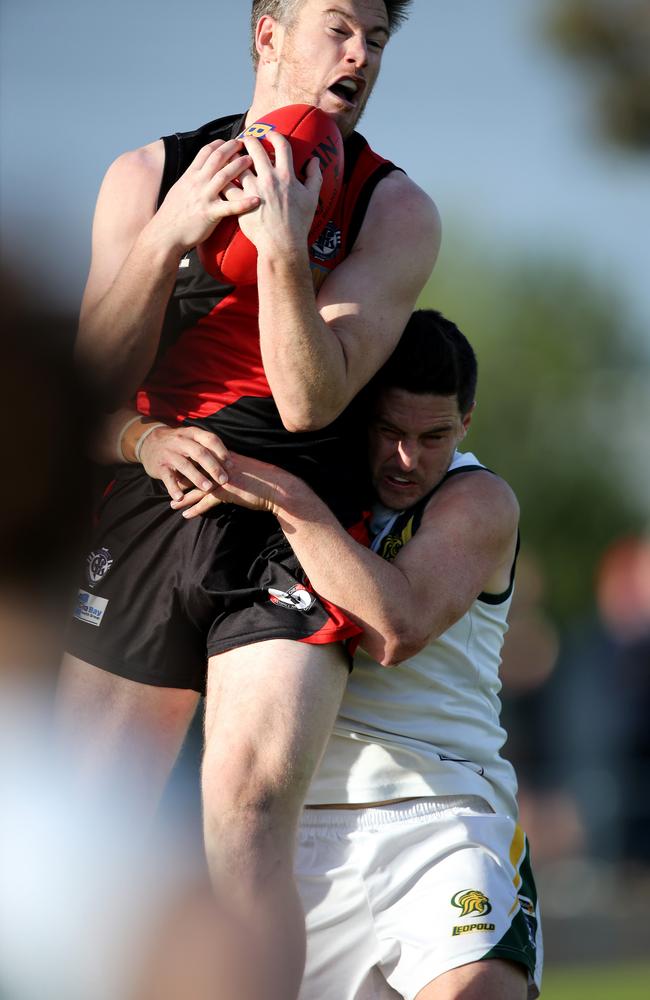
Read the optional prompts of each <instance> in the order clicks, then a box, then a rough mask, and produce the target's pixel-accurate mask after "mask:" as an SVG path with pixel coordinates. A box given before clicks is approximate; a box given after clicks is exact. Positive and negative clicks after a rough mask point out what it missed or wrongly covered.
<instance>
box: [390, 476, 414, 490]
mask: <svg viewBox="0 0 650 1000" xmlns="http://www.w3.org/2000/svg"><path fill="white" fill-rule="evenodd" d="M386 482H387V483H389V485H390V486H397V487H398V488H400V487H401V488H404V487H405V486H415V483H414V481H413V480H412V479H407V478H406V477H405V476H390V475H388V476H386Z"/></svg>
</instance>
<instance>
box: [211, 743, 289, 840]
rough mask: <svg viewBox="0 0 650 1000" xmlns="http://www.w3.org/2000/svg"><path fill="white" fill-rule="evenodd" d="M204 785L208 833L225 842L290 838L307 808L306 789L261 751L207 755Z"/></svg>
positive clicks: (212, 837)
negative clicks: (225, 756)
mask: <svg viewBox="0 0 650 1000" xmlns="http://www.w3.org/2000/svg"><path fill="white" fill-rule="evenodd" d="M201 785H202V796H203V816H204V826H205V831H206V835H207V837H208V838H209V839H214V840H215V841H218V842H219V843H220V844H221V845H223V846H225V845H227V844H228V842H229V841H231V840H232V842H233V843H235V842H239V843H247V844H260V843H263V842H264V841H265V840H266V839H274V838H275V837H276V836H277V835H278V834H279V835H281V836H285V835H286V834H287V832H288V831H290V830H291V829H292V828H293V827H294V826H295V823H296V822H297V819H298V815H299V813H300V809H301V807H302V799H303V794H302V791H301V789H299V788H298V787H296V785H294V783H293V782H292V781H291V780H290V779H289V778H287V776H286V774H283V773H281V772H279V771H276V770H275V769H273V768H270V767H269V762H268V761H265V760H263V759H261V758H260V756H259V755H251V754H248V753H243V752H242V753H237V752H231V753H230V754H228V757H227V759H224V758H223V757H221V758H220V757H219V756H216V755H214V754H212V755H210V756H209V757H208V756H207V755H206V758H205V759H204V761H203V768H202V778H201Z"/></svg>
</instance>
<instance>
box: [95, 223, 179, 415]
mask: <svg viewBox="0 0 650 1000" xmlns="http://www.w3.org/2000/svg"><path fill="white" fill-rule="evenodd" d="M181 253H182V251H181V250H180V249H179V250H176V249H169V248H164V247H162V248H161V247H160V246H158V245H157V244H156V241H155V240H154V239H152V236H151V233H150V232H149V231H148V230H146V229H145V230H143V231H142V233H141V234H140V235H139V236H138V238H137V239H136V241H135V243H134V245H133V247H132V249H131V252H130V253H129V255H128V257H127V258H126V260H125V262H124V264H123V266H122V268H121V269H120V271H119V273H118V275H117V276H116V278H115V280H114V281H113V283H112V285H111V286H110V288H109V289H108V291H107V292H106V293H105V294H104V295H103V296H102V298H101V299H99V300H98V301H97V302H95V303H94V304H92V305H91V306H85V307H82V312H81V319H80V324H79V334H78V337H77V342H76V345H75V353H76V356H77V359H78V362H79V364H80V366H81V367H82V368H83V369H84V371H85V372H86V374H87V376H88V378H89V379H90V380H91V382H92V383H93V385H94V386H95V387H97V388H98V390H99V392H100V393H101V395H102V396H103V397H105V400H106V402H107V405H109V406H111V407H112V406H117V405H119V404H120V403H124V402H125V401H126V400H127V399H129V398H130V397H131V396H132V395H133V394H134V392H135V391H136V389H137V388H138V387H139V386H140V384H141V383H142V380H143V379H144V378H145V376H146V375H147V373H148V371H149V370H150V368H151V366H152V364H153V362H154V359H155V356H156V351H157V348H158V343H159V340H160V332H161V329H162V324H163V319H164V315H165V310H166V308H167V304H168V302H169V298H170V295H171V292H172V289H173V287H174V281H175V279H176V275H177V270H178V262H179V260H180V256H181Z"/></svg>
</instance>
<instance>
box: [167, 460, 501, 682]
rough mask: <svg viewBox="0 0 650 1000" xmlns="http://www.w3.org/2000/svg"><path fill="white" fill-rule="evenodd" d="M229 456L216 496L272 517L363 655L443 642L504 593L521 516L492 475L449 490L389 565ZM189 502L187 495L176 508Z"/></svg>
mask: <svg viewBox="0 0 650 1000" xmlns="http://www.w3.org/2000/svg"><path fill="white" fill-rule="evenodd" d="M232 458H233V467H232V469H231V474H230V481H229V483H228V484H227V486H226V487H225V488H223V489H220V490H219V491H218V496H220V497H221V498H222V499H223V500H224V501H228V500H230V501H232V502H236V503H240V504H244V505H246V506H250V507H255V508H262V509H267V510H271V511H273V513H275V515H276V517H277V518H278V520H279V522H280V524H281V526H282V529H283V531H284V533H285V535H286V536H287V538H288V540H289V542H290V543H291V546H292V548H293V549H294V551H295V553H296V555H297V556H298V559H299V561H300V563H301V565H302V567H303V569H304V570H305V572H306V574H307V576H308V577H309V580H310V582H311V584H312V586H313V587H314V589H315V590H316V591H317V592H318V593H319V594H322V596H323V597H326V598H327V599H328V600H330V601H332V602H333V603H334V604H337V605H338V606H339V607H340V608H342V609H343V610H344V611H346V612H347V613H348V614H349V615H350V616H351V617H352V618H353V619H354V620H356V621H357V622H358V623H359V624H360V625H361V626H362V628H363V629H364V636H363V640H362V645H363V647H364V648H365V649H366V650H367V652H368V653H370V655H371V656H373V657H374V658H375V659H376V660H378V662H379V663H382V664H384V665H385V666H390V665H392V664H394V663H399V662H401V661H402V660H404V659H406V658H407V657H409V656H412V655H414V654H415V653H417V652H418V651H419V650H420V649H422V648H423V646H425V645H426V644H427V643H428V642H429V641H431V639H433V638H436V637H437V636H438V635H441V634H442V633H443V632H444V631H446V630H447V629H448V628H449V627H450V626H451V625H453V624H454V622H456V621H458V619H459V618H460V617H461V616H462V615H463V614H465V612H466V611H467V609H468V608H469V607H470V605H471V603H472V602H473V601H474V600H475V599H476V597H477V596H478V594H480V593H481V592H482V591H484V590H485V591H488V592H492V593H500V592H503V591H504V590H506V589H507V586H508V582H509V575H510V569H511V566H512V562H513V559H514V553H515V546H516V537H517V523H518V514H519V510H518V505H517V501H516V499H515V497H514V494H513V493H512V490H511V489H510V487H509V486H508V485H507V484H506V483H505V482H504V481H503V480H501V479H499V478H498V477H496V476H493V475H492V474H491V473H489V472H471V473H469V472H468V473H466V474H458V475H456V476H454V477H453V478H452V479H450V480H448V481H447V482H446V483H444V484H443V485H442V486H441V487H440V489H439V490H438V491H437V492H436V493H435V494H434V496H433V497H432V499H431V501H430V502H429V504H428V506H427V509H426V511H425V513H424V516H423V518H422V523H421V525H420V527H419V529H418V531H417V534H416V535H415V536H414V538H413V539H412V540H411V541H410V542H409V543H408V544H407V545H405V546H404V547H403V548H402V549H401V550H400V552H399V553H398V556H397V558H396V559H395V561H394V562H392V563H390V562H387V561H386V560H384V559H382V558H380V557H379V556H377V555H375V553H373V552H371V551H370V550H369V549H366V548H364V547H363V546H361V545H359V544H358V543H357V542H355V541H354V540H353V539H352V538H351V537H350V535H348V533H347V532H346V531H345V530H344V528H342V527H341V525H340V524H339V522H338V521H337V520H336V518H335V517H334V515H333V514H332V512H331V511H330V510H329V508H328V507H327V506H326V505H325V504H324V503H323V502H322V501H321V500H320V499H319V498H318V497H316V496H315V494H314V493H313V492H312V491H311V490H310V489H309V487H307V486H306V485H305V484H304V483H302V482H301V481H300V480H298V479H296V478H295V477H294V476H291V475H289V474H288V473H286V472H284V471H283V470H280V469H276V468H274V467H273V466H268V465H265V464H264V463H261V462H255V461H254V460H252V459H248V458H246V459H244V458H241V457H240V456H235V455H233V456H232ZM194 499H195V498H194ZM192 500H193V497H192V495H191V494H190V495H189V496H188V498H187V499H186V500H185V501H182V502H181V504H174V505H173V506H176V508H177V509H183V507H184V506H185V505H189V504H190V503H191V502H192ZM210 502H211V501H208V504H209V503H210ZM195 510H196V509H195Z"/></svg>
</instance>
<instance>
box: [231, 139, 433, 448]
mask: <svg viewBox="0 0 650 1000" xmlns="http://www.w3.org/2000/svg"><path fill="white" fill-rule="evenodd" d="M272 141H273V145H274V146H275V152H276V166H275V167H271V166H270V165H269V162H268V158H267V157H266V153H265V152H264V150H263V149H262V147H261V145H260V144H259V143H257V142H256V141H255V140H247V143H246V145H247V148H249V151H250V152H251V154H252V156H253V160H254V162H255V168H256V171H257V176H256V177H255V178H252V177H251V176H247V177H246V178H245V179H244V190H249V191H256V192H258V193H259V194H260V197H261V207H260V209H259V210H258V211H256V212H253V213H251V214H250V215H249V216H247V217H246V218H245V219H243V220H242V221H241V223H240V224H241V227H242V229H243V230H244V231H245V232H246V235H247V236H249V238H250V239H251V240H252V241H253V242H254V243H255V245H256V246H257V250H258V271H257V273H258V291H259V325H260V345H261V350H262V360H263V362H264V370H265V372H266V377H267V379H268V381H269V385H270V386H271V390H272V392H273V398H274V399H275V402H276V404H277V406H278V409H279V411H280V415H281V417H282V420H283V423H284V425H285V427H287V429H288V430H291V431H298V430H314V429H318V428H320V427H324V426H326V425H327V424H329V423H331V422H332V421H333V420H334V419H335V417H337V416H338V415H339V413H341V411H342V410H343V409H344V408H345V407H346V406H347V404H348V403H349V402H350V400H351V399H352V398H353V397H354V396H355V395H356V394H357V393H358V391H359V389H361V387H362V386H363V385H365V383H366V382H367V381H368V380H369V379H370V378H371V377H372V375H374V373H375V372H376V371H377V370H378V369H379V367H380V366H381V364H382V363H383V361H385V359H386V358H387V357H388V355H389V354H390V353H391V352H392V350H393V348H394V347H395V344H396V343H397V341H398V339H399V337H400V335H401V333H402V331H403V329H404V327H405V325H406V321H407V320H408V317H409V316H410V314H411V312H412V310H413V306H414V304H415V301H416V299H417V297H418V295H419V293H420V291H421V290H422V288H423V286H424V284H425V282H426V280H427V278H428V277H429V275H430V274H431V271H432V268H433V265H434V263H435V260H436V256H437V253H438V248H439V244H440V224H439V219H438V214H437V211H436V208H435V205H434V204H433V202H432V201H431V199H430V198H429V197H428V195H426V194H425V193H424V192H423V191H421V190H420V188H418V187H417V185H415V184H414V183H413V182H412V181H411V180H409V178H408V177H406V176H405V175H404V174H402V173H401V172H399V171H395V172H394V173H392V174H389V175H388V177H386V178H384V179H383V180H382V181H380V183H379V184H378V185H377V188H376V189H375V191H374V193H373V195H372V198H371V200H370V204H369V206H368V210H367V212H366V217H365V220H364V223H363V225H362V227H361V231H360V233H359V236H358V238H357V240H356V243H355V245H354V248H353V250H352V253H351V254H350V255H349V256H348V258H347V259H346V260H344V261H343V262H342V263H341V264H340V265H339V266H338V267H337V268H335V270H334V271H333V272H332V273H331V274H330V276H329V277H328V278H327V280H326V281H325V283H324V284H323V287H322V289H321V290H320V292H319V294H318V298H315V296H314V291H313V284H312V277H311V271H310V268H309V257H308V251H307V238H306V237H307V231H308V229H309V225H310V224H311V221H312V218H313V214H314V207H315V204H316V198H317V194H318V184H317V183H315V181H314V176H313V172H312V174H311V175H310V176H309V177H308V181H307V184H306V185H305V186H304V187H303V185H302V184H300V182H298V181H296V179H295V176H294V175H293V171H292V167H291V166H290V164H289V163H288V158H287V149H288V144H287V143H286V140H284V139H283V138H282V137H281V136H277V135H274V136H273V137H272Z"/></svg>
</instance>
